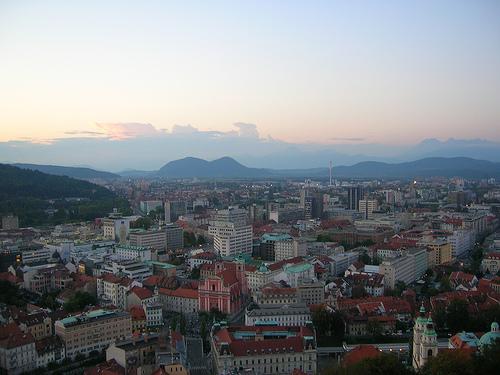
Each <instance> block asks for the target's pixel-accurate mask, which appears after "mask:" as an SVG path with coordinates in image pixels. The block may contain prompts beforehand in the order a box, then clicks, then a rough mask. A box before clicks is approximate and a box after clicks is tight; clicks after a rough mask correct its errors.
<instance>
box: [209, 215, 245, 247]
mask: <svg viewBox="0 0 500 375" xmlns="http://www.w3.org/2000/svg"><path fill="white" fill-rule="evenodd" d="M247 217H248V214H247V212H246V210H243V209H239V208H235V207H229V208H228V209H227V210H220V211H218V212H217V214H216V218H215V220H214V221H212V222H211V223H210V226H209V229H208V231H209V234H210V235H211V236H213V239H214V250H215V252H216V253H218V254H220V255H221V256H234V255H239V254H251V253H252V233H253V230H252V226H251V225H248V224H247Z"/></svg>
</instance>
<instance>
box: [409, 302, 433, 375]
mask: <svg viewBox="0 0 500 375" xmlns="http://www.w3.org/2000/svg"><path fill="white" fill-rule="evenodd" d="M437 353H438V341H437V333H436V330H435V329H434V323H433V322H432V318H431V316H430V315H429V317H428V318H427V317H426V313H425V308H424V306H423V305H422V307H420V311H419V316H418V318H417V319H416V320H415V325H414V326H413V361H412V362H413V368H415V369H420V368H422V367H423V366H425V364H426V363H427V361H428V360H429V358H431V357H435V356H436V355H437Z"/></svg>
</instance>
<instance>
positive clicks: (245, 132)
mask: <svg viewBox="0 0 500 375" xmlns="http://www.w3.org/2000/svg"><path fill="white" fill-rule="evenodd" d="M233 126H235V127H236V128H238V130H239V131H238V135H239V136H240V137H245V138H259V131H258V130H257V125H255V124H248V123H245V122H236V123H234V124H233Z"/></svg>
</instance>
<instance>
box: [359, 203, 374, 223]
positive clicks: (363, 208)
mask: <svg viewBox="0 0 500 375" xmlns="http://www.w3.org/2000/svg"><path fill="white" fill-rule="evenodd" d="M377 209H378V202H377V200H376V199H362V200H360V201H359V212H361V214H362V215H363V218H364V219H371V218H372V217H373V211H377Z"/></svg>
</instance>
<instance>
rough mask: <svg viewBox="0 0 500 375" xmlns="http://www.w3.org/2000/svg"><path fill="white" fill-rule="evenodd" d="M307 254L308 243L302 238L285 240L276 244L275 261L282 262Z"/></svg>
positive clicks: (279, 240)
mask: <svg viewBox="0 0 500 375" xmlns="http://www.w3.org/2000/svg"><path fill="white" fill-rule="evenodd" d="M306 252H307V244H306V241H305V240H303V239H300V238H293V237H291V236H290V237H289V238H283V239H278V240H277V241H275V242H274V260H275V261H280V260H284V259H290V258H295V257H300V256H305V255H306Z"/></svg>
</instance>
